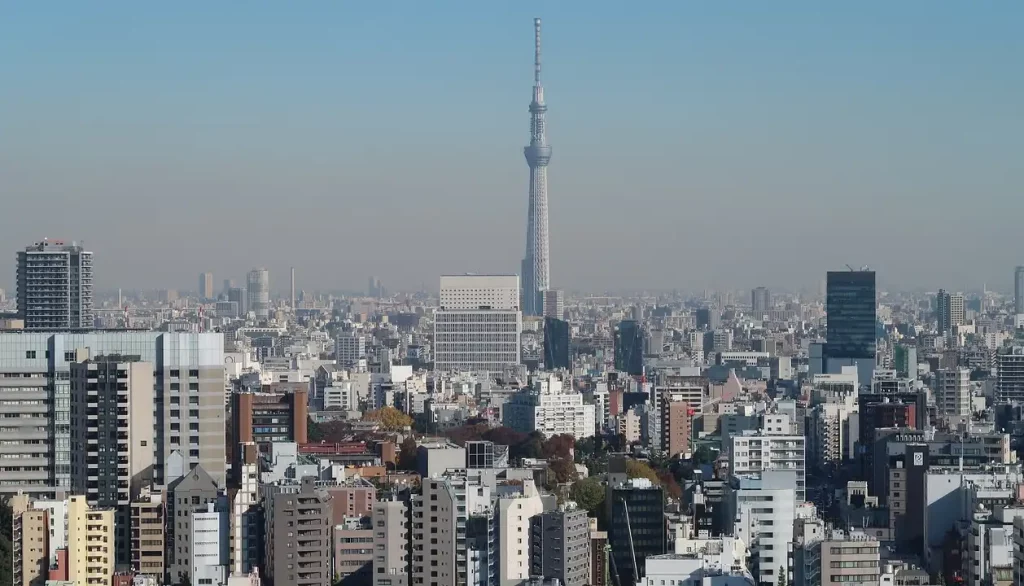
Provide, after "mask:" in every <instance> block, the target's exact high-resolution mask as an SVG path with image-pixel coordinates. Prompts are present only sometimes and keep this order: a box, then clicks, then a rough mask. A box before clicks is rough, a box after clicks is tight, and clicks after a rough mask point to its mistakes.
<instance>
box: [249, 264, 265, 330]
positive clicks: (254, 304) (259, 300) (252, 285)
mask: <svg viewBox="0 0 1024 586" xmlns="http://www.w3.org/2000/svg"><path fill="white" fill-rule="evenodd" d="M246 291H247V292H248V294H247V296H246V304H245V306H246V311H251V312H253V314H254V315H255V316H256V319H257V320H266V319H270V271H268V270H267V269H262V268H259V269H253V270H251V271H249V275H248V276H247V278H246Z"/></svg>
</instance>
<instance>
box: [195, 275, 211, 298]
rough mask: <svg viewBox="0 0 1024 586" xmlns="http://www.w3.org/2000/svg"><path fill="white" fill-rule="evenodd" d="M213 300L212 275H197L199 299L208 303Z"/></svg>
mask: <svg viewBox="0 0 1024 586" xmlns="http://www.w3.org/2000/svg"><path fill="white" fill-rule="evenodd" d="M213 298H214V295H213V273H199V299H202V300H207V301H208V300H211V299H213Z"/></svg>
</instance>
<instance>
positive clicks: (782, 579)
mask: <svg viewBox="0 0 1024 586" xmlns="http://www.w3.org/2000/svg"><path fill="white" fill-rule="evenodd" d="M776 586H786V568H785V566H779V581H778V582H776Z"/></svg>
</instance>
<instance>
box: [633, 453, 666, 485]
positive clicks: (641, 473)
mask: <svg viewBox="0 0 1024 586" xmlns="http://www.w3.org/2000/svg"><path fill="white" fill-rule="evenodd" d="M626 477H628V478H646V479H648V480H650V481H651V482H653V483H654V484H661V481H660V480H659V479H658V473H657V472H655V471H654V468H651V465H650V464H648V463H647V462H644V461H643V460H632V459H630V460H626Z"/></svg>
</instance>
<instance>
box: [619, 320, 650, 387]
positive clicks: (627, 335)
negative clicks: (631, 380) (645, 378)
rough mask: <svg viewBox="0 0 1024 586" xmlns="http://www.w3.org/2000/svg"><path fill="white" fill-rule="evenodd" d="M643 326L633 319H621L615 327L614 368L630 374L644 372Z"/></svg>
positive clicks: (638, 374) (644, 336)
mask: <svg viewBox="0 0 1024 586" xmlns="http://www.w3.org/2000/svg"><path fill="white" fill-rule="evenodd" d="M646 339H647V336H646V335H644V328H643V326H641V325H640V323H639V322H637V321H634V320H623V321H620V322H619V325H618V327H617V328H615V370H619V371H622V372H625V373H626V374H629V375H632V376H640V375H641V374H643V373H644V342H645V340H646Z"/></svg>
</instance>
